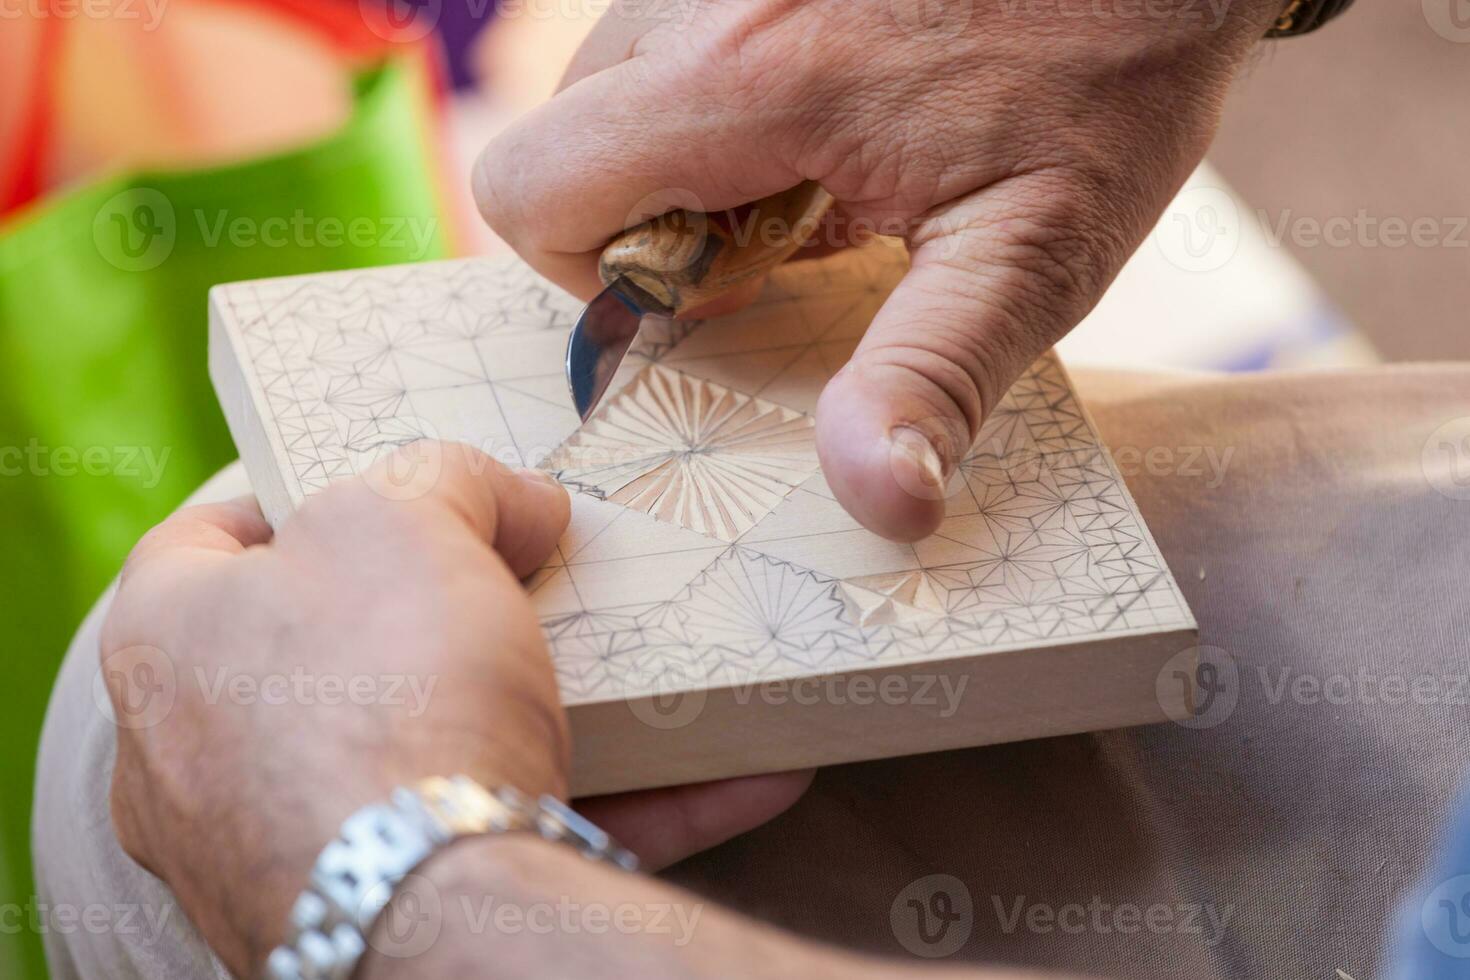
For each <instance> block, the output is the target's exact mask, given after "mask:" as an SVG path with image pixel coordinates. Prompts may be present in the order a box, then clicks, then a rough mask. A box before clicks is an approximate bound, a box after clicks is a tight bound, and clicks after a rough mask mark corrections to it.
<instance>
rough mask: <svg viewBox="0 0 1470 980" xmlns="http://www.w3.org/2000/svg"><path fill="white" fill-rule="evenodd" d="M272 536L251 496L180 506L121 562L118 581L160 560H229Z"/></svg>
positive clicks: (267, 540) (142, 539) (124, 579)
mask: <svg viewBox="0 0 1470 980" xmlns="http://www.w3.org/2000/svg"><path fill="white" fill-rule="evenodd" d="M272 534H273V532H272V530H271V526H270V523H269V522H267V521H266V519H265V517H264V516H263V515H262V514H261V512H260V504H259V503H258V502H257V501H256V499H255V497H253V496H244V497H237V498H235V499H234V500H228V501H224V502H223V503H213V504H195V505H193V506H189V507H181V508H180V509H179V510H177V511H175V512H174V513H173V514H171V515H170V516H169V517H167V518H165V519H164V521H163V522H162V523H160V524H158V525H156V526H155V527H153V528H152V529H151V530H149V531H148V532H147V533H146V534H144V535H143V537H142V538H140V539H139V540H138V543H137V544H136V545H134V546H133V550H132V553H131V554H129V555H128V558H127V561H126V562H124V563H123V569H122V575H121V580H122V581H126V580H127V579H128V578H129V577H130V576H131V575H134V574H136V573H137V571H138V569H139V568H141V567H142V566H143V565H145V564H148V563H151V562H152V561H155V560H157V559H159V558H161V557H166V556H178V555H192V556H196V557H203V558H220V557H228V556H230V555H237V554H239V553H240V552H242V551H244V550H245V549H246V548H249V547H252V546H253V545H259V544H265V543H267V542H269V541H270V540H271V537H272Z"/></svg>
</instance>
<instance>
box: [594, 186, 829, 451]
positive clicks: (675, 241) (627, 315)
mask: <svg viewBox="0 0 1470 980" xmlns="http://www.w3.org/2000/svg"><path fill="white" fill-rule="evenodd" d="M831 207H832V195H830V194H828V193H827V192H826V191H824V190H822V188H821V187H820V186H818V184H817V183H816V182H815V181H805V182H803V183H801V184H798V185H797V186H796V187H793V188H791V189H790V190H788V191H783V192H782V193H780V194H774V195H772V196H770V197H766V198H762V199H761V200H759V201H757V202H755V203H754V204H752V205H750V207H749V209H748V210H747V211H746V212H745V217H744V220H743V221H740V222H739V223H737V222H736V221H735V220H734V219H733V218H732V217H729V216H721V215H715V214H704V213H701V212H695V211H682V210H681V211H670V212H668V213H667V214H663V215H660V216H659V217H657V218H654V219H653V220H652V221H647V222H644V223H643V224H641V225H638V226H637V227H634V228H630V229H628V230H627V231H625V232H623V233H622V234H621V235H619V236H618V237H617V238H615V239H613V241H612V242H611V243H609V244H608V246H607V247H606V248H604V249H603V251H602V258H601V261H599V262H598V275H599V277H600V278H601V279H602V281H603V284H604V286H605V287H606V288H604V289H603V291H602V292H601V293H599V294H598V295H597V298H595V299H594V300H593V301H592V302H591V303H588V304H587V308H586V309H584V310H583V311H582V315H581V316H580V317H578V319H577V324H576V326H575V327H573V328H572V333H571V336H570V337H568V338H567V356H566V373H567V388H568V389H569V390H570V392H571V396H572V405H573V407H575V408H576V410H577V415H578V416H579V417H580V418H581V420H582V421H583V422H586V421H587V420H588V419H589V418H591V416H592V414H593V413H594V412H596V411H597V407H598V405H599V404H600V403H601V401H602V398H603V396H604V395H606V394H607V390H608V388H609V386H610V385H611V384H612V380H613V377H614V376H615V375H616V374H617V371H618V368H619V366H621V364H622V363H623V359H624V358H625V357H627V355H628V351H629V350H630V349H632V346H633V342H634V341H635V340H636V339H637V337H638V333H639V329H640V326H641V325H642V324H643V323H644V322H645V321H646V320H647V319H649V318H659V319H668V318H670V317H674V316H678V315H679V314H681V313H686V312H688V311H689V310H692V309H695V308H697V307H700V306H703V305H705V304H707V303H709V302H710V301H712V300H715V299H718V298H719V297H721V296H723V295H725V294H726V293H728V292H729V291H730V290H732V289H735V288H736V287H738V286H740V285H741V284H742V283H745V282H748V281H750V280H751V279H753V278H755V277H757V276H760V275H763V274H765V273H766V272H769V271H770V270H771V269H773V268H775V267H776V266H777V265H779V264H780V263H781V262H784V261H785V260H786V259H787V258H789V257H790V256H791V254H792V253H793V252H795V251H796V250H797V249H798V248H800V247H801V246H802V245H804V244H806V242H808V241H809V240H810V239H811V238H812V236H813V235H815V234H816V231H817V228H818V227H819V226H820V224H821V220H822V218H823V216H825V215H826V213H827V211H828V210H830V209H831Z"/></svg>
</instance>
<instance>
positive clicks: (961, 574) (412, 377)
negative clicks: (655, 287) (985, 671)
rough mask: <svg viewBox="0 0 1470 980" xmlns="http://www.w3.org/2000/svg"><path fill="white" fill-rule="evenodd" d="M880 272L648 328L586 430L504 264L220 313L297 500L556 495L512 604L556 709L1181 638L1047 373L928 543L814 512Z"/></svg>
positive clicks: (1155, 573) (807, 269) (1096, 446)
mask: <svg viewBox="0 0 1470 980" xmlns="http://www.w3.org/2000/svg"><path fill="white" fill-rule="evenodd" d="M904 268H905V266H904V259H903V256H902V252H901V251H900V250H898V249H894V248H892V247H889V246H886V245H878V246H874V247H870V248H864V249H857V250H850V251H849V252H847V253H844V254H843V255H840V256H835V257H832V258H830V259H825V260H822V261H818V262H804V263H801V264H799V265H797V266H791V267H786V268H782V269H779V270H778V271H777V272H776V273H775V274H774V275H773V276H772V277H771V279H770V281H769V283H768V285H767V287H766V289H765V292H764V293H763V294H762V296H761V298H760V299H759V300H757V302H755V303H754V304H752V305H751V306H749V307H747V308H746V309H744V310H742V311H740V312H739V313H736V314H733V315H731V316H729V317H725V318H723V319H722V321H721V322H719V323H717V324H709V325H702V324H691V323H664V324H661V325H658V326H657V327H654V328H652V329H648V328H646V329H645V331H644V332H643V333H642V334H640V336H639V338H638V341H637V343H636V344H635V347H634V350H633V351H632V353H631V354H630V356H629V361H628V362H627V363H626V364H625V369H624V370H623V371H621V372H620V373H619V375H618V379H617V380H616V381H615V383H614V387H613V388H612V389H611V390H610V391H609V394H608V396H607V398H606V399H605V400H604V402H603V405H602V407H601V408H600V409H599V410H598V412H597V414H596V415H595V416H594V417H593V418H592V419H591V420H590V421H589V422H588V423H587V424H586V425H579V420H578V418H577V416H576V414H575V413H574V412H573V411H572V408H571V400H570V397H569V396H568V395H567V391H566V382H565V379H564V377H563V373H562V359H563V355H564V351H565V346H566V339H567V333H568V331H569V330H570V329H571V326H572V324H573V323H574V322H575V320H576V317H577V315H578V313H579V312H580V307H581V304H580V303H578V302H577V301H576V300H574V299H573V298H572V297H570V296H568V295H566V294H565V293H563V292H561V291H560V290H559V289H557V288H555V287H553V286H551V285H550V284H548V283H547V282H545V281H544V280H542V279H541V278H540V277H539V276H537V275H536V274H535V273H533V272H532V271H531V270H530V269H529V268H527V267H526V266H525V265H523V264H521V263H520V262H517V261H514V260H500V261H490V260H464V261H455V262H440V263H429V264H423V265H416V266H405V267H398V268H390V269H374V270H366V271H361V272H343V273H333V274H328V275H317V276H309V277H298V278H292V279H278V280H269V281H263V282H254V283H239V284H233V285H230V286H225V287H220V289H219V290H218V291H217V295H216V302H217V303H218V304H219V305H220V306H221V307H222V311H223V312H222V315H223V319H224V321H225V323H226V326H227V328H228V330H229V331H230V335H231V338H232V341H233V342H234V343H235V344H236V345H237V348H238V349H239V350H241V351H242V356H241V357H240V360H241V361H243V362H244V363H245V365H246V369H247V371H248V372H249V374H250V377H249V381H250V385H251V394H252V397H253V398H254V399H255V401H256V404H257V409H258V412H259V415H260V417H261V418H262V419H263V420H264V422H265V424H266V427H267V430H268V437H269V438H270V440H271V441H272V443H273V445H274V447H275V452H276V454H277V456H278V457H279V459H280V461H281V466H282V469H283V470H284V475H285V477H286V479H287V481H288V483H289V484H290V486H289V488H288V489H289V491H290V495H291V497H292V499H293V500H294V501H297V502H299V501H300V500H302V499H304V498H305V497H307V496H309V495H310V494H312V493H315V492H317V491H319V490H321V489H322V488H323V487H325V486H326V485H327V484H329V483H330V482H331V481H333V480H335V479H339V478H341V477H344V476H348V475H350V474H352V473H354V472H358V471H360V470H361V469H362V468H363V467H364V466H365V465H366V464H367V463H368V462H370V461H371V460H372V459H373V458H375V457H376V456H377V455H378V454H380V453H382V452H383V451H385V450H386V449H388V448H390V447H393V446H396V445H400V444H402V443H404V442H408V441H410V440H412V439H415V438H419V437H421V436H430V437H435V438H444V439H457V440H461V441H464V442H468V443H470V444H472V445H474V446H477V447H478V448H480V449H481V450H483V451H484V452H486V453H487V454H488V455H490V456H493V457H496V458H498V459H500V460H502V461H504V462H506V463H510V464H513V465H539V466H541V467H542V468H543V469H546V470H548V471H551V472H554V473H555V474H556V475H557V476H558V478H559V479H560V480H562V482H563V483H564V484H566V485H567V487H568V488H569V489H571V490H573V491H574V492H573V517H572V525H571V529H570V530H569V531H568V532H567V535H566V536H565V537H564V538H563V540H562V542H561V544H560V546H559V547H558V549H557V553H556V555H555V556H554V557H553V558H552V559H551V560H550V561H549V562H548V564H547V566H546V567H545V568H543V569H542V570H541V571H539V572H538V573H536V575H534V576H533V577H532V578H531V579H529V580H528V588H529V589H530V592H531V598H532V601H533V602H534V603H535V604H536V606H537V608H538V609H539V610H540V611H541V615H542V625H543V628H544V630H545V633H546V636H547V639H548V641H549V642H550V645H551V647H552V651H553V655H554V659H555V661H556V668H557V676H558V681H559V683H560V685H561V690H562V696H563V699H564V700H565V701H566V702H567V703H569V704H575V703H584V702H591V701H600V700H611V699H617V698H622V697H626V696H630V695H634V694H639V693H643V692H646V691H651V690H655V689H657V690H669V689H670V678H672V686H673V687H675V688H677V687H678V686H679V685H680V684H685V685H691V686H700V687H707V686H709V685H710V684H712V683H714V684H720V683H731V684H737V683H746V682H751V681H767V680H779V679H789V678H794V677H799V676H805V675H810V674H812V673H814V672H827V671H832V670H837V669H848V668H859V667H863V666H866V665H881V664H891V663H906V662H921V661H925V660H934V659H941V658H949V657H958V656H966V655H974V654H976V653H977V652H984V651H989V650H1001V649H1007V648H1014V647H1020V646H1035V645H1041V644H1052V643H1061V642H1069V641H1082V640H1095V639H1102V638H1106V637H1108V636H1110V635H1121V634H1126V633H1129V632H1130V631H1145V630H1147V631H1154V630H1165V629H1182V628H1190V627H1192V626H1193V619H1192V617H1191V616H1190V615H1189V611H1188V608H1187V607H1186V606H1185V604H1184V601H1183V599H1182V598H1181V596H1180V594H1179V591H1178V589H1177V587H1176V585H1175V583H1174V580H1173V578H1172V577H1171V576H1170V574H1169V572H1168V569H1167V567H1166V566H1165V564H1164V562H1163V559H1162V558H1161V557H1160V556H1159V554H1158V550H1157V547H1156V546H1155V544H1154V542H1153V540H1152V538H1151V537H1150V536H1149V534H1148V531H1147V529H1146V528H1145V527H1144V525H1143V523H1142V521H1141V519H1140V518H1139V516H1138V513H1137V510H1136V508H1135V507H1134V505H1133V503H1132V500H1131V499H1130V498H1129V496H1128V494H1127V491H1126V489H1125V488H1124V486H1123V483H1122V481H1121V479H1120V478H1119V476H1118V473H1117V471H1116V469H1115V467H1114V466H1113V464H1112V461H1111V459H1110V458H1109V457H1108V455H1107V453H1106V451H1105V450H1104V449H1103V448H1102V446H1101V445H1100V443H1099V441H1098V437H1097V434H1096V432H1095V431H1094V430H1093V428H1092V426H1091V424H1090V423H1089V422H1088V420H1087V417H1086V415H1085V414H1084V412H1083V411H1082V408H1081V406H1080V405H1079V404H1078V402H1077V399H1076V397H1075V396H1074V394H1073V392H1072V388H1071V385H1070V383H1069V382H1068V380H1067V377H1066V374H1065V373H1064V372H1063V370H1062V368H1061V365H1060V364H1059V363H1058V361H1057V360H1056V358H1055V356H1054V355H1052V354H1047V355H1045V356H1043V357H1042V358H1041V359H1040V360H1039V361H1037V363H1036V364H1035V365H1034V366H1033V367H1032V368H1031V369H1030V370H1029V371H1028V372H1027V373H1026V374H1025V375H1024V376H1023V377H1022V378H1021V379H1020V380H1019V381H1018V382H1016V384H1015V385H1014V386H1013V387H1012V388H1011V390H1010V391H1009V392H1008V393H1007V394H1006V395H1005V397H1004V398H1003V399H1002V400H1001V402H1000V404H999V405H997V406H996V407H995V408H994V409H993V410H992V412H991V414H990V416H989V417H988V418H987V420H986V422H985V424H984V427H983V428H982V431H981V433H980V435H979V437H978V438H977V439H976V442H975V445H974V446H973V447H972V449H971V450H970V452H969V453H968V454H967V455H966V456H965V458H964V459H963V460H962V461H961V463H960V465H959V467H958V470H957V472H956V474H955V476H954V479H953V480H952V482H951V484H950V486H949V487H948V488H947V489H948V491H949V496H948V499H947V500H946V511H945V513H946V516H945V519H944V522H943V523H942V524H941V525H940V527H939V530H938V531H937V532H936V533H935V534H934V535H932V536H931V537H929V538H926V539H925V540H923V541H919V542H916V543H914V544H911V545H909V544H895V543H893V542H889V541H884V540H882V539H880V538H877V537H876V536H874V535H872V534H870V533H869V532H867V531H866V530H864V529H863V528H862V527H861V526H859V525H858V524H857V523H856V522H854V521H853V520H852V519H851V518H850V517H848V516H847V514H846V513H845V512H844V511H843V510H842V508H841V506H840V505H838V504H837V502H836V500H835V499H834V498H833V496H832V493H831V491H830V489H829V488H828V487H827V485H826V483H825V481H824V479H823V478H822V475H821V472H820V467H819V465H818V462H817V458H816V454H815V450H814V447H813V441H812V424H813V412H814V410H815V406H816V399H817V396H818V394H820V392H821V389H822V387H823V385H824V384H825V383H826V381H827V380H828V379H829V378H830V377H831V376H832V375H833V374H834V373H835V372H836V371H837V370H839V369H840V368H841V367H842V365H843V364H844V363H846V361H847V359H848V358H849V357H850V356H851V353H852V351H853V349H854V348H855V347H856V345H857V342H858V340H859V339H860V338H861V336H862V333H863V330H864V329H865V328H866V326H867V324H868V322H869V321H870V320H871V319H872V316H873V314H874V313H875V312H876V310H877V309H878V307H879V306H880V305H881V304H882V302H883V300H884V298H885V297H886V296H887V294H888V292H889V291H890V290H891V289H892V287H893V285H894V284H895V283H896V282H897V281H898V279H899V278H900V277H901V276H902V274H903V271H904ZM660 678H662V681H660Z"/></svg>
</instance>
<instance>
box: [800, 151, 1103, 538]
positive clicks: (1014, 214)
mask: <svg viewBox="0 0 1470 980" xmlns="http://www.w3.org/2000/svg"><path fill="white" fill-rule="evenodd" d="M1027 180H1030V178H1015V179H1013V180H1012V181H1008V182H1005V183H1006V184H1009V185H1011V186H1005V185H993V186H992V187H990V188H988V189H986V190H985V191H984V192H982V193H981V194H979V195H977V196H976V197H975V198H973V199H969V200H966V201H962V202H960V203H958V204H957V205H955V206H954V207H951V208H949V209H948V210H946V211H945V212H944V213H942V214H939V215H931V216H929V217H926V218H925V219H924V221H923V222H922V224H921V225H920V227H919V229H918V230H917V232H916V233H915V234H914V235H913V236H911V237H910V240H909V248H910V254H911V259H912V262H911V265H910V268H909V271H908V274H907V275H905V276H904V278H903V280H902V281H901V282H900V283H899V285H898V287H897V288H896V289H895V290H894V291H893V293H892V295H891V296H889V298H888V300H887V302H885V303H884V304H883V307H882V308H881V309H880V310H879V312H878V315H877V316H876V317H874V319H873V323H872V325H871V326H870V327H869V328H868V331H867V334H866V335H865V336H864V338H863V340H862V342H861V343H860V344H859V345H858V348H857V350H856V352H855V353H854V354H853V357H852V360H851V361H850V362H849V363H848V365H847V367H845V368H844V369H843V370H842V371H840V372H838V374H837V376H836V377H834V378H833V379H832V380H831V382H829V383H828V385H827V388H826V390H825V391H823V393H822V397H821V400H820V401H819V403H818V405H817V451H818V455H819V456H820V458H821V461H822V470H823V473H824V474H825V475H826V477H827V481H828V483H829V484H830V485H831V487H832V491H833V493H834V494H835V495H836V497H837V499H838V501H839V502H841V503H842V505H843V506H844V507H845V508H846V509H847V511H848V513H850V514H852V516H853V517H854V518H856V519H857V520H858V521H859V522H861V523H862V524H863V525H864V526H865V527H867V528H869V529H870V530H872V531H874V532H876V533H878V534H881V535H883V536H884V537H887V538H891V539H893V540H895V541H914V540H917V539H919V538H922V537H924V536H926V535H928V534H931V533H932V532H933V531H934V530H935V529H936V528H937V527H938V526H939V523H940V521H942V520H943V519H944V504H945V498H946V495H947V487H948V486H949V484H950V480H951V478H952V477H953V475H954V473H955V471H956V469H957V468H958V466H959V464H960V461H961V460H962V459H963V458H964V455H965V453H966V452H967V451H968V449H969V448H970V445H971V444H972V443H973V442H974V440H975V437H976V436H977V435H978V434H979V431H980V426H981V424H982V422H983V421H984V420H985V418H986V416H987V414H988V413H989V412H991V411H993V410H994V408H995V405H996V403H997V402H998V401H999V400H1000V398H1001V397H1002V396H1003V395H1004V394H1005V392H1006V390H1007V389H1008V388H1009V387H1010V386H1011V384H1012V383H1013V382H1014V381H1015V380H1016V379H1017V378H1018V377H1019V376H1020V375H1021V373H1022V372H1023V371H1024V370H1025V369H1026V368H1027V367H1028V366H1030V364H1031V363H1032V362H1033V361H1034V360H1035V359H1036V358H1037V357H1039V356H1040V355H1041V354H1042V353H1043V352H1045V351H1046V350H1047V349H1048V348H1049V347H1050V346H1051V345H1052V344H1053V343H1055V342H1056V341H1057V340H1058V339H1060V338H1061V337H1062V335H1063V334H1065V333H1066V332H1067V331H1068V330H1070V329H1071V328H1072V327H1073V326H1074V325H1075V324H1076V323H1077V322H1078V321H1079V320H1080V319H1081V318H1082V317H1083V316H1084V315H1085V314H1086V312H1087V310H1088V309H1090V308H1091V306H1092V304H1093V303H1094V302H1096V300H1097V297H1098V296H1099V295H1101V293H1102V291H1103V289H1104V288H1106V285H1107V282H1108V281H1109V280H1110V279H1111V278H1112V275H1113V273H1114V272H1116V267H1117V265H1119V264H1121V258H1117V257H1115V256H1114V254H1113V253H1114V251H1115V250H1114V249H1112V248H1111V247H1109V246H1107V245H1106V244H1104V243H1099V244H1098V245H1097V247H1093V246H1092V245H1090V244H1089V243H1088V242H1087V240H1086V239H1087V234H1086V233H1085V232H1079V231H1075V230H1073V229H1076V228H1078V227H1079V226H1080V227H1084V228H1085V227H1097V226H1099V225H1098V222H1097V221H1096V217H1095V216H1094V220H1093V221H1091V222H1090V223H1086V222H1087V214H1086V212H1085V210H1082V211H1080V212H1079V211H1078V210H1076V209H1075V208H1068V206H1067V205H1068V203H1069V202H1068V201H1067V200H1066V199H1065V197H1070V195H1066V196H1063V195H1058V194H1057V193H1056V188H1055V187H1054V186H1051V187H1047V186H1046V183H1045V182H1042V181H1035V180H1032V181H1031V184H1030V185H1029V186H1028V185H1027V183H1026V181H1027ZM1025 201H1032V202H1037V203H1035V204H1034V205H1032V206H1030V207H1028V206H1026V205H1025V204H1018V202H1025ZM1070 203H1072V204H1073V205H1075V199H1074V200H1073V201H1071V202H1070ZM1102 269H1106V270H1108V271H1107V273H1106V275H1105V276H1104V275H1099V270H1102Z"/></svg>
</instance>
